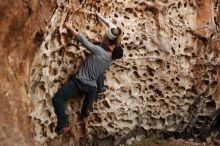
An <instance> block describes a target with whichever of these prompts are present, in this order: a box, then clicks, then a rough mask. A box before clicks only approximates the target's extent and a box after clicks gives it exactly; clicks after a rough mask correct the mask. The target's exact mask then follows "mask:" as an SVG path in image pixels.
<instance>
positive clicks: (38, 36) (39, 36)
mask: <svg viewBox="0 0 220 146" xmlns="http://www.w3.org/2000/svg"><path fill="white" fill-rule="evenodd" d="M43 41H44V32H43V31H42V30H40V31H37V32H36V33H35V34H34V39H33V42H34V43H35V44H36V45H37V46H38V47H39V46H40V45H41V44H42V42H43Z"/></svg>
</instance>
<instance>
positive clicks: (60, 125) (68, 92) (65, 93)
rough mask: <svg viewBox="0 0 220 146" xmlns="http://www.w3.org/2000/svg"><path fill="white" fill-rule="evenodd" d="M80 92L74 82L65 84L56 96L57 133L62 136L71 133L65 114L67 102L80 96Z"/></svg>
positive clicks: (53, 100)
mask: <svg viewBox="0 0 220 146" xmlns="http://www.w3.org/2000/svg"><path fill="white" fill-rule="evenodd" d="M79 94H80V90H79V88H78V86H77V85H76V82H75V81H74V80H70V81H69V82H67V83H66V84H64V85H63V86H62V87H61V88H60V89H59V90H58V91H57V92H56V93H55V95H54V97H53V99H52V102H53V106H54V111H55V114H56V115H57V127H56V129H55V132H56V133H57V134H58V135H60V134H62V133H64V132H67V131H69V129H70V128H69V121H68V117H67V115H66V114H65V102H66V101H67V100H68V99H69V98H70V97H74V96H79Z"/></svg>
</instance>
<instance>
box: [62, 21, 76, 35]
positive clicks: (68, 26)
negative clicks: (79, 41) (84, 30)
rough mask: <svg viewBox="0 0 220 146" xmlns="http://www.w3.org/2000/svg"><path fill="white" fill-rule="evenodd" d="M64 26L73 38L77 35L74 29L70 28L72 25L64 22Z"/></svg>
mask: <svg viewBox="0 0 220 146" xmlns="http://www.w3.org/2000/svg"><path fill="white" fill-rule="evenodd" d="M64 26H65V27H66V28H67V29H68V30H69V31H70V33H71V34H72V35H73V36H74V37H75V35H76V34H77V33H78V32H77V30H76V29H74V28H73V27H72V24H71V23H69V22H65V23H64Z"/></svg>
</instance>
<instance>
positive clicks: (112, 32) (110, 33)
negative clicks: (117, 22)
mask: <svg viewBox="0 0 220 146" xmlns="http://www.w3.org/2000/svg"><path fill="white" fill-rule="evenodd" d="M121 32H122V31H121V29H120V28H119V27H111V28H108V29H107V30H106V35H107V37H108V38H109V40H114V39H116V38H117V37H119V36H120V35H121Z"/></svg>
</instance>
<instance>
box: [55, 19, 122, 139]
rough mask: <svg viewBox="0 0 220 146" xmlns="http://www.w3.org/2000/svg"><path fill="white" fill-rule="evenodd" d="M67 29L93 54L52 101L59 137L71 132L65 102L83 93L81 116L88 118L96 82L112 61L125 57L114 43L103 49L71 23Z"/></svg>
mask: <svg viewBox="0 0 220 146" xmlns="http://www.w3.org/2000/svg"><path fill="white" fill-rule="evenodd" d="M65 27H66V28H67V29H68V30H69V32H70V33H71V34H72V36H73V37H75V39H76V40H77V41H79V42H80V43H81V44H82V45H83V46H84V47H85V48H86V49H87V50H88V51H90V52H91V53H90V55H89V56H88V57H87V58H86V60H85V61H84V62H83V63H82V65H81V67H80V69H79V70H78V72H77V73H76V74H75V75H74V77H73V78H71V80H70V81H68V82H67V83H65V84H64V85H63V86H62V87H61V88H60V89H59V90H58V91H57V92H56V93H55V95H54V97H53V99H52V102H53V106H54V109H55V114H56V115H57V120H58V122H57V127H56V129H55V132H56V133H57V134H58V135H60V134H62V133H67V132H69V130H70V127H69V121H68V117H67V115H66V114H65V107H64V103H65V101H67V100H68V99H69V98H70V97H76V96H81V93H83V94H85V95H86V96H85V100H84V102H83V106H82V108H81V113H80V116H81V117H82V118H84V117H87V116H88V115H89V110H90V109H91V108H92V104H93V101H94V100H95V98H96V90H97V83H96V82H97V79H98V77H99V75H100V74H102V73H103V72H104V71H106V70H107V69H108V68H109V66H110V64H111V62H112V60H115V59H120V58H122V56H123V49H122V48H121V47H120V46H116V45H115V42H114V41H109V44H108V45H107V46H106V48H104V49H103V48H102V47H100V46H98V45H94V44H92V43H90V42H89V41H88V40H87V39H86V38H85V37H83V36H82V34H80V33H78V32H77V31H76V30H75V29H74V28H73V27H72V25H71V24H70V23H68V22H66V23H65Z"/></svg>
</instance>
